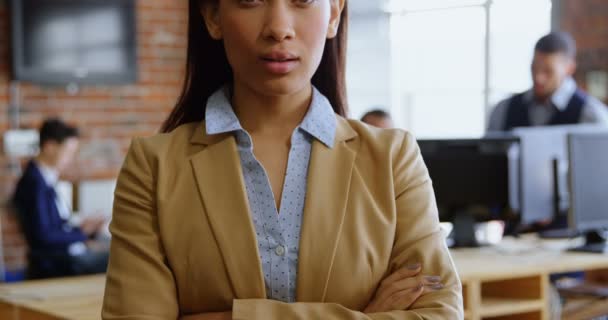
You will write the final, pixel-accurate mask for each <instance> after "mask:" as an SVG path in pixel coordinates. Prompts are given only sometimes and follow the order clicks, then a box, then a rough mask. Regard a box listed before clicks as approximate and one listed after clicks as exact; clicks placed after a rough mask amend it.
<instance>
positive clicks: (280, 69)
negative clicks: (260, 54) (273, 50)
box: [262, 58, 300, 75]
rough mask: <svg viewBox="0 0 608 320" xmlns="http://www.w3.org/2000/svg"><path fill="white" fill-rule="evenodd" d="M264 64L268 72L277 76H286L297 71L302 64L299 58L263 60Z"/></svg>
mask: <svg viewBox="0 0 608 320" xmlns="http://www.w3.org/2000/svg"><path fill="white" fill-rule="evenodd" d="M262 63H263V65H264V68H265V69H266V70H267V71H268V72H270V73H272V74H277V75H284V74H287V73H289V72H291V71H292V70H293V69H295V68H296V67H297V66H298V64H299V63H300V60H299V59H297V58H293V59H287V60H275V59H269V58H262Z"/></svg>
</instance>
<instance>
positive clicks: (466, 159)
mask: <svg viewBox="0 0 608 320" xmlns="http://www.w3.org/2000/svg"><path fill="white" fill-rule="evenodd" d="M418 144H419V145H420V150H421V153H422V157H423V159H424V161H425V163H426V166H427V168H428V170H429V175H430V177H431V180H432V181H433V189H434V191H435V197H436V200H437V206H438V208H439V217H440V220H441V221H449V222H452V223H453V224H454V228H453V232H454V245H455V246H475V245H476V242H475V235H474V223H475V222H476V221H487V220H495V219H502V218H504V216H505V214H506V213H507V212H509V211H512V210H513V209H514V207H515V206H514V205H513V203H515V202H516V198H517V192H516V190H517V189H518V188H517V182H516V180H514V178H516V175H512V174H510V173H511V172H513V171H514V169H513V166H512V164H513V163H514V162H513V161H510V158H512V157H513V154H512V152H513V150H516V145H517V144H518V140H517V139H516V138H513V137H508V138H487V139H469V140H419V141H418ZM510 167H511V169H510Z"/></svg>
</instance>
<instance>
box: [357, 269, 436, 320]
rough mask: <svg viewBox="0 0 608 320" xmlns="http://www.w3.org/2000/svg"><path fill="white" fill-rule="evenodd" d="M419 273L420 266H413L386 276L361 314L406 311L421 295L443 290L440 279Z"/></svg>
mask: <svg viewBox="0 0 608 320" xmlns="http://www.w3.org/2000/svg"><path fill="white" fill-rule="evenodd" d="M420 271H421V265H420V264H415V265H411V266H407V267H406V268H402V269H399V270H397V271H395V273H393V274H391V275H390V276H388V277H387V278H386V279H384V280H383V281H382V283H381V284H380V287H379V288H378V290H377V291H376V295H375V296H374V299H372V301H371V302H370V303H369V305H368V306H367V307H366V308H365V310H364V311H363V312H365V313H377V312H388V311H394V310H406V309H408V308H409V307H410V306H411V305H412V304H414V302H416V300H417V299H418V298H419V297H420V296H422V295H423V294H425V293H428V292H432V291H435V290H439V289H441V288H443V284H442V283H441V278H440V277H438V276H423V275H420Z"/></svg>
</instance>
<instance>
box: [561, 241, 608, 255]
mask: <svg viewBox="0 0 608 320" xmlns="http://www.w3.org/2000/svg"><path fill="white" fill-rule="evenodd" d="M569 251H578V252H592V253H608V245H607V244H606V243H592V244H586V245H584V246H581V247H576V248H571V249H569Z"/></svg>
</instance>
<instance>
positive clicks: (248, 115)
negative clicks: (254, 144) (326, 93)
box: [232, 84, 312, 137]
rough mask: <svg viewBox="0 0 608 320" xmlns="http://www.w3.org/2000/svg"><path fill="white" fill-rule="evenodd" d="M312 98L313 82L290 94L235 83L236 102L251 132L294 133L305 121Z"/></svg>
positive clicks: (237, 110)
mask: <svg viewBox="0 0 608 320" xmlns="http://www.w3.org/2000/svg"><path fill="white" fill-rule="evenodd" d="M311 99H312V85H308V86H307V87H305V88H304V89H302V90H299V91H298V92H295V93H293V94H290V95H281V96H268V95H261V94H259V93H258V92H255V91H253V90H252V89H251V88H249V87H247V86H245V85H239V84H235V85H234V90H233V96H232V105H233V107H234V112H235V113H236V115H237V117H238V118H239V121H240V122H241V125H242V126H243V128H244V129H245V130H247V132H249V133H250V134H262V135H266V134H271V135H277V134H278V135H282V136H285V135H287V136H288V137H289V136H291V133H292V132H293V130H294V129H295V128H296V127H297V126H298V125H299V124H300V123H301V122H302V119H304V116H305V115H306V112H307V111H308V107H309V106H310V101H311Z"/></svg>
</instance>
